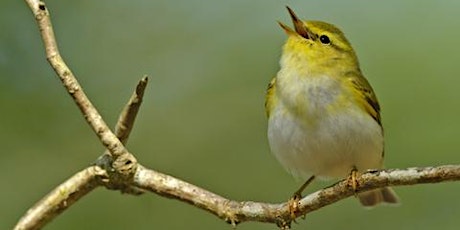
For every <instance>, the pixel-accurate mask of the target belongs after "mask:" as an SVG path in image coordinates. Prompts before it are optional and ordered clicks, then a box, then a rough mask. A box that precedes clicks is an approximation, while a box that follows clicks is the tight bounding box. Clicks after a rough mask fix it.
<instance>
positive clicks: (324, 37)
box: [319, 35, 331, 44]
mask: <svg viewBox="0 0 460 230" xmlns="http://www.w3.org/2000/svg"><path fill="white" fill-rule="evenodd" d="M319 40H320V41H321V43H323V44H329V43H331V40H330V39H329V37H328V36H326V35H321V36H320V37H319Z"/></svg>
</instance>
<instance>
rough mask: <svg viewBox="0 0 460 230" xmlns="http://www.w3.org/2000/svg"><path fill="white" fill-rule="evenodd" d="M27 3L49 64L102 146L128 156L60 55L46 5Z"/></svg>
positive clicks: (33, 0)
mask: <svg viewBox="0 0 460 230" xmlns="http://www.w3.org/2000/svg"><path fill="white" fill-rule="evenodd" d="M25 1H26V2H27V4H28V5H29V8H30V9H31V10H32V13H33V14H34V16H35V19H36V21H37V24H38V27H39V29H40V34H41V36H42V39H43V43H44V44H45V51H46V58H47V59H48V62H49V63H50V65H51V66H52V67H53V69H54V71H55V72H56V73H57V75H58V77H59V79H60V80H61V81H62V84H63V85H64V87H65V88H66V89H67V92H68V93H69V94H70V96H71V97H72V98H73V100H74V101H75V103H76V104H77V106H78V108H79V109H80V111H81V112H82V114H83V116H84V117H85V119H86V121H87V122H88V124H89V125H90V126H91V128H92V129H93V131H94V132H95V133H96V135H97V136H98V137H99V140H100V141H101V142H102V144H103V145H104V146H105V147H106V148H107V149H108V150H109V151H110V153H111V154H112V155H113V156H114V157H115V158H116V157H119V156H121V155H123V154H128V150H126V148H125V147H124V146H123V144H122V143H121V142H120V141H119V140H118V138H117V137H116V136H115V134H113V132H111V131H110V129H109V127H108V126H107V124H106V123H105V121H104V120H103V119H102V117H101V115H100V114H99V112H98V111H97V110H96V108H95V107H94V106H93V104H92V103H91V101H90V100H89V99H88V97H87V96H86V94H85V93H84V91H83V88H82V87H81V86H80V84H79V83H78V81H77V79H76V78H75V76H74V74H73V73H72V71H71V70H70V69H69V67H68V66H67V65H66V63H65V62H64V60H63V59H62V57H61V55H60V54H59V50H58V47H57V43H56V39H55V37H54V31H53V27H52V25H51V19H50V16H49V12H48V9H47V8H46V6H45V3H44V2H42V1H39V0H25ZM132 160H135V159H132Z"/></svg>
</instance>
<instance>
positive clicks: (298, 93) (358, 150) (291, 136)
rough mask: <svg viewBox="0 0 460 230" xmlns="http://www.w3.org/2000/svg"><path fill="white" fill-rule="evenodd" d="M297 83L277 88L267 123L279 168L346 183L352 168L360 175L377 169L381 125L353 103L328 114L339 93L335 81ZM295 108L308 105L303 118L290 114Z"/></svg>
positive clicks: (337, 84) (295, 173) (302, 174)
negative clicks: (273, 106)
mask: <svg viewBox="0 0 460 230" xmlns="http://www.w3.org/2000/svg"><path fill="white" fill-rule="evenodd" d="M329 79H330V78H329ZM302 80H304V79H302ZM300 82H302V83H299V84H294V85H293V84H289V85H290V87H291V88H286V87H283V86H280V85H277V87H278V88H277V90H279V91H277V97H278V102H277V103H276V105H275V108H274V109H273V111H272V112H271V114H270V118H269V121H268V140H269V144H270V148H271V150H272V152H273V154H274V155H275V156H276V158H277V159H278V160H279V161H280V162H281V164H282V165H283V166H284V167H285V168H286V169H287V170H288V171H289V172H290V173H292V174H293V175H295V176H297V177H300V178H303V179H306V178H308V177H310V176H311V175H315V176H317V177H320V178H344V177H346V176H347V175H349V173H350V172H351V170H352V168H353V167H356V168H357V169H358V170H359V171H365V170H367V169H377V168H380V167H381V166H382V153H383V133H382V129H381V127H380V126H379V124H378V123H377V122H376V121H375V120H374V119H373V118H372V117H371V116H370V115H368V114H367V113H365V112H364V111H363V110H362V109H361V108H359V107H357V106H356V105H354V104H353V103H347V105H344V106H343V108H340V109H336V110H334V112H331V111H328V110H327V106H328V105H330V104H331V103H336V102H337V101H336V100H337V99H338V97H339V95H341V94H342V93H343V92H342V88H341V87H342V86H341V85H340V84H339V83H338V82H336V81H334V80H332V79H330V80H328V78H315V79H313V80H311V79H310V80H308V82H307V81H300ZM281 83H282V81H281ZM303 97H305V98H304V99H302V98H303ZM296 103H308V104H307V106H306V107H307V108H308V109H306V111H304V112H305V113H302V112H301V113H293V112H292V111H293V110H292V106H298V105H296ZM300 108H304V107H303V106H300Z"/></svg>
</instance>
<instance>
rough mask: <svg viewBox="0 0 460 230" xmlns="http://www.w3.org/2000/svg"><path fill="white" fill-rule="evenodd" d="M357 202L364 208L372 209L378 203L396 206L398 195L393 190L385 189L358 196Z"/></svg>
mask: <svg viewBox="0 0 460 230" xmlns="http://www.w3.org/2000/svg"><path fill="white" fill-rule="evenodd" d="M358 198H359V201H360V202H361V204H362V205H363V206H365V207H373V206H375V205H377V204H379V203H382V202H383V203H388V204H398V203H399V198H398V195H396V193H395V192H394V191H393V189H391V188H388V187H385V188H380V189H375V190H371V191H367V192H362V193H359V194H358Z"/></svg>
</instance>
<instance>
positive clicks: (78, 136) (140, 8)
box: [0, 0, 460, 229]
mask: <svg viewBox="0 0 460 230" xmlns="http://www.w3.org/2000/svg"><path fill="white" fill-rule="evenodd" d="M47 3H48V8H49V9H50V10H51V13H52V19H53V22H54V29H55V32H56V36H57V39H58V41H59V46H60V49H61V53H62V55H63V57H64V58H65V59H66V61H67V62H68V64H69V65H70V67H71V68H72V70H73V71H74V73H75V74H76V75H77V77H78V79H79V81H80V83H81V84H82V85H83V87H84V89H85V90H86V92H87V94H88V95H89V97H90V98H91V99H92V100H93V102H94V103H95V105H96V106H97V107H98V109H99V111H100V112H101V113H102V114H103V116H104V118H105V119H106V120H107V122H109V123H110V124H113V123H114V122H115V121H116V118H117V116H118V113H119V111H120V109H121V108H122V106H123V105H124V103H125V101H126V100H127V99H128V98H129V96H130V94H131V92H132V90H133V88H134V86H135V84H136V82H137V81H138V80H139V79H140V78H141V77H142V76H143V74H148V75H150V76H151V77H150V85H149V87H148V90H147V93H146V98H145V102H144V105H143V108H142V109H141V111H140V114H139V118H138V120H137V123H136V127H135V129H134V132H133V134H132V138H131V140H130V143H129V145H128V147H129V149H130V150H131V151H132V152H133V153H135V155H136V157H138V159H139V160H140V162H142V163H143V164H144V165H146V166H148V167H151V168H153V169H156V170H159V171H161V172H165V173H168V174H171V175H174V176H177V177H179V178H182V179H185V180H187V181H189V182H192V183H195V184H197V185H199V186H202V187H204V188H207V189H210V190H211V191H214V192H216V193H218V194H221V195H224V196H226V197H229V198H232V199H237V200H257V201H266V202H281V201H285V200H287V198H288V197H289V196H290V195H291V193H292V192H293V191H294V190H295V189H296V188H297V186H298V185H299V184H300V183H301V182H299V181H295V180H294V179H292V178H291V176H289V175H288V174H287V173H286V172H285V171H284V170H283V169H282V168H281V167H280V166H279V165H278V163H277V162H276V160H275V159H274V157H273V156H271V154H270V153H269V149H268V145H267V140H266V137H265V132H266V119H265V114H264V110H263V103H264V90H265V87H266V85H267V83H268V81H269V80H270V78H271V77H272V76H274V74H276V71H277V69H278V58H279V54H280V47H281V45H282V43H283V40H284V39H285V35H284V34H283V32H282V31H281V30H280V28H279V26H278V25H277V23H276V20H280V21H283V22H288V23H290V22H289V16H288V14H287V12H286V10H285V8H284V5H286V4H288V5H290V6H291V7H292V8H293V9H294V10H295V11H296V12H297V14H298V15H299V16H302V18H309V19H315V20H324V21H328V22H331V23H334V24H336V25H338V26H339V27H341V28H342V29H343V30H344V31H345V33H346V34H347V36H348V38H349V39H350V41H351V42H352V44H354V47H355V49H356V51H357V53H358V56H359V57H360V61H361V67H362V69H363V71H364V73H365V75H366V76H367V78H368V79H369V81H370V82H371V83H372V85H373V87H374V89H375V90H376V92H377V94H378V96H379V100H380V103H381V105H382V107H383V122H384V126H385V132H386V156H387V157H386V165H387V167H399V168H404V167H410V166H429V165H439V164H449V163H452V164H454V163H460V161H459V152H460V146H459V145H458V137H459V136H460V131H459V127H460V125H459V124H458V118H459V117H460V101H459V98H460V91H459V90H458V86H459V83H460V79H459V76H460V69H459V68H458V60H460V52H459V51H460V47H459V45H458V37H459V35H460V30H458V23H459V21H460V12H459V11H460V2H459V1H454V0H451V1H448V0H446V1H419V0H410V1H396V0H389V1H380V2H375V1H374V2H371V1H368V2H366V1H358V0H354V1H338V0H336V1H313V0H311V1H279V0H264V1H261V0H259V1H242V0H235V1H210V0H208V1H196V0H192V1H166V0H158V1H56V0H54V1H52V0H50V1H47ZM0 26H1V28H2V33H0V103H1V105H2V110H1V111H2V112H1V113H0V127H1V131H2V132H0V140H1V145H2V147H3V148H2V151H1V153H0V172H1V173H0V180H1V181H2V189H1V190H0V229H9V228H11V227H12V226H13V225H14V224H15V223H16V221H17V220H18V218H19V217H20V216H21V215H23V214H24V212H25V211H26V210H27V208H29V207H30V206H31V205H32V204H34V203H35V202H36V201H37V200H38V199H39V198H40V197H42V196H43V195H44V194H46V193H47V192H48V191H49V190H50V189H52V188H53V187H54V186H55V185H57V184H58V183H60V182H62V181H63V180H64V179H65V178H67V177H69V176H70V175H72V174H73V173H75V172H77V171H78V170H80V169H82V168H84V167H85V166H87V165H88V164H90V163H91V162H92V160H94V159H96V158H97V156H98V155H99V154H100V153H102V151H103V148H102V147H101V145H100V144H99V143H98V141H97V139H96V138H95V135H94V134H93V133H92V131H91V130H90V129H89V127H88V125H86V123H85V122H84V119H83V118H82V116H81V115H80V113H79V111H78V110H77V108H76V106H75V105H74V104H73V102H72V101H71V100H70V98H69V97H68V96H67V94H66V92H65V91H64V90H63V89H62V87H61V85H60V82H59V81H58V79H57V78H56V77H55V74H54V73H53V71H52V69H51V68H50V67H49V66H48V64H47V62H46V59H45V57H44V50H43V46H42V44H41V40H40V37H39V34H38V29H37V28H36V25H35V22H34V19H33V17H32V14H31V13H30V11H29V9H28V8H27V7H26V5H25V3H24V2H22V1H12V0H6V1H1V2H0ZM330 183H332V182H323V183H315V185H314V186H312V187H310V188H309V189H308V190H309V191H314V189H318V188H320V187H322V186H326V185H328V184H330ZM396 190H397V192H398V193H399V195H400V197H401V199H402V202H403V203H402V205H401V206H400V207H398V208H390V207H379V208H375V209H373V210H372V211H369V210H364V209H363V208H362V207H360V205H359V204H358V202H357V201H356V200H355V199H353V198H351V199H347V200H344V201H342V202H339V203H337V204H334V205H332V206H329V207H326V208H324V209H321V210H320V211H317V212H314V213H312V214H310V215H308V216H307V219H306V220H305V221H303V220H300V221H299V224H296V225H294V229H307V228H308V229H319V228H322V229H335V228H341V229H355V228H356V227H357V226H359V227H360V228H362V229H371V228H372V229H457V227H458V225H459V220H458V218H457V217H458V215H457V214H458V213H459V212H460V200H459V199H458V194H459V193H460V184H459V183H445V184H437V185H418V186H412V187H398V188H396ZM100 228H103V229H153V228H155V229H156V228H158V229H160V228H166V229H229V228H230V227H229V226H228V225H227V224H226V223H224V222H223V221H221V220H219V219H217V218H215V217H214V216H212V215H210V214H209V213H206V212H204V211H202V210H199V209H197V208H194V207H192V206H190V205H188V204H184V203H180V202H177V201H174V200H169V199H166V198H163V197H159V196H157V195H152V194H146V195H143V196H140V197H131V196H127V195H121V194H119V193H116V192H110V191H106V190H104V189H98V190H96V191H95V192H93V193H91V194H90V195H88V196H87V197H85V198H84V199H82V200H81V201H80V202H78V203H77V204H76V205H75V206H73V207H71V208H70V209H69V210H68V211H66V212H65V213H64V214H63V215H61V216H59V217H58V218H57V219H56V220H54V221H53V222H52V223H51V224H49V225H48V226H47V228H46V229H100ZM238 229H275V226H274V225H267V224H261V223H245V224H242V225H241V226H239V227H238Z"/></svg>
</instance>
